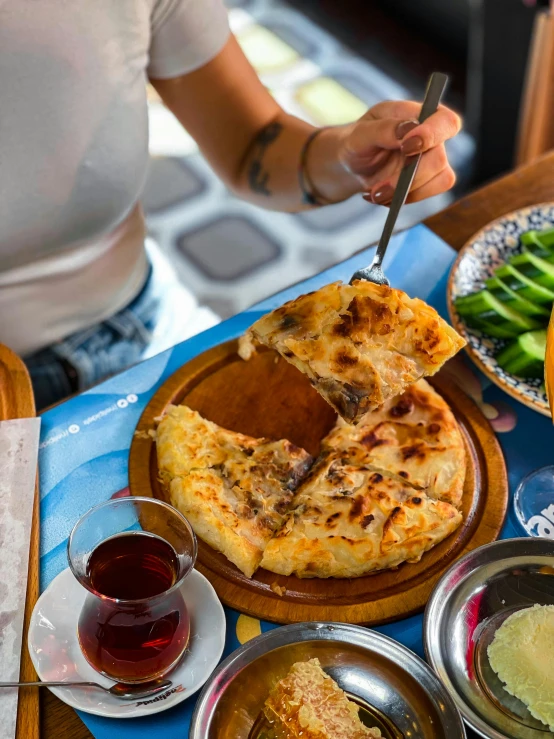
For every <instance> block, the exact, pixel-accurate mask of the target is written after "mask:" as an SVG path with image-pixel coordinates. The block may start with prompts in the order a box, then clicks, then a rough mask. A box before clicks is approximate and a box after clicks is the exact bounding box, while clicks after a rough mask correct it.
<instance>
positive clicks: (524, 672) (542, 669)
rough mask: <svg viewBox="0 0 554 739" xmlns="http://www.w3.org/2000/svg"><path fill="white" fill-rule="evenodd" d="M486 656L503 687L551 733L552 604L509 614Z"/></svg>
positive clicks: (553, 674) (553, 697) (553, 687)
mask: <svg viewBox="0 0 554 739" xmlns="http://www.w3.org/2000/svg"><path fill="white" fill-rule="evenodd" d="M488 656H489V662H490V664H491V667H492V669H493V670H494V671H495V672H496V674H497V675H498V677H499V678H500V679H501V680H502V682H503V683H505V686H504V688H505V690H507V691H508V693H510V694H511V695H514V696H515V697H516V698H519V700H521V701H523V703H525V705H526V706H527V707H528V708H529V711H530V713H531V714H532V715H533V716H534V717H535V718H536V719H538V720H539V721H542V723H543V724H546V725H547V726H548V727H549V728H550V731H552V732H554V606H540V605H534V606H533V607H532V608H524V609H523V610H521V611H517V612H516V613H513V614H512V615H511V616H510V617H509V618H507V619H506V621H504V623H503V624H502V626H501V627H500V628H499V629H498V631H497V632H496V634H495V636H494V640H493V642H492V643H491V644H490V646H489V648H488Z"/></svg>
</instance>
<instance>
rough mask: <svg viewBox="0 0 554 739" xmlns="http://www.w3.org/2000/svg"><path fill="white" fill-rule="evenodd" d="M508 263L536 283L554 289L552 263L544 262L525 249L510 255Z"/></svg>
mask: <svg viewBox="0 0 554 739" xmlns="http://www.w3.org/2000/svg"><path fill="white" fill-rule="evenodd" d="M523 248H524V249H526V248H527V247H523ZM510 264H511V265H512V266H513V267H515V268H516V269H517V270H519V271H520V272H521V273H522V274H524V275H525V276H526V277H528V278H529V279H531V280H533V281H534V282H536V283H537V284H538V285H542V286H543V287H547V288H549V289H550V290H551V289H554V265H552V264H549V263H548V262H545V261H544V259H540V258H539V257H536V256H535V255H534V254H531V252H529V251H525V252H523V254H517V255H516V256H515V257H511V258H510Z"/></svg>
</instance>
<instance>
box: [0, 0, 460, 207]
mask: <svg viewBox="0 0 554 739" xmlns="http://www.w3.org/2000/svg"><path fill="white" fill-rule="evenodd" d="M0 2H1V0H0ZM152 82H153V84H154V86H155V87H156V90H157V91H158V93H159V94H160V96H161V98H162V99H163V101H164V102H165V104H166V105H167V107H168V108H169V109H170V110H171V111H172V112H173V113H174V114H175V115H176V116H177V118H178V119H179V120H180V121H181V123H182V124H183V125H184V127H185V128H186V129H187V131H188V132H189V134H190V135H191V136H192V137H193V138H194V139H195V140H196V142H197V143H198V145H199V147H200V149H201V151H202V153H203V154H204V156H205V157H206V158H207V159H208V161H209V162H210V164H211V165H212V167H213V168H214V170H215V171H216V172H217V173H218V174H219V175H220V177H221V178H222V179H223V181H224V182H225V183H226V184H227V185H228V187H229V188H230V189H231V190H233V191H234V192H235V193H236V194H237V195H240V196H241V197H243V198H245V199H247V200H249V201H250V202H252V203H256V204H257V205H261V206H262V207H264V208H269V209H272V210H283V211H290V212H296V211H299V210H305V209H306V208H308V207H311V206H310V205H307V204H306V202H305V198H303V197H302V195H303V194H302V192H301V189H300V185H299V177H298V167H299V163H300V159H301V156H302V151H303V149H304V146H305V144H306V141H307V139H308V137H309V136H310V135H311V134H312V133H313V132H314V130H315V129H314V127H313V126H311V125H310V124H309V123H306V121H303V120H300V119H299V118H295V117H294V116H292V115H290V114H288V113H286V112H285V111H284V110H282V109H281V108H280V107H279V105H278V103H277V102H276V101H275V100H274V99H273V97H272V96H271V95H270V94H269V93H268V91H267V90H266V88H265V87H264V86H263V85H262V83H261V82H260V80H259V78H258V76H257V75H256V73H255V72H254V70H253V69H252V67H251V66H250V64H249V63H248V61H247V59H246V57H245V56H244V54H243V52H242V50H241V48H240V46H239V45H238V43H237V41H236V39H235V38H233V37H231V38H230V39H229V41H228V42H227V44H226V45H225V47H224V48H223V50H222V51H221V52H220V53H219V54H218V55H217V56H216V57H215V58H214V59H212V61H211V62H208V64H206V65H205V66H203V67H201V68H200V69H197V70H195V71H193V72H189V73H188V74H185V75H182V76H181V77H175V78H171V79H167V80H152ZM420 110H421V103H411V102H386V103H380V104H379V105H376V106H375V107H373V108H371V110H369V111H368V112H367V113H366V114H365V115H364V116H363V118H361V119H360V120H359V121H357V122H356V123H352V124H349V125H346V126H338V127H336V128H329V129H325V130H323V131H321V133H319V134H318V135H317V136H316V138H315V139H313V141H312V142H311V144H310V146H309V148H308V150H307V152H306V158H305V159H306V161H305V165H306V166H305V175H307V179H309V182H310V183H311V184H312V186H313V188H314V190H315V192H314V193H312V194H314V195H320V196H321V198H320V199H321V200H322V201H325V202H330V203H336V202H339V201H340V200H345V199H346V198H348V197H350V196H351V195H354V194H355V193H360V192H361V193H368V194H369V199H370V200H371V202H374V203H383V204H386V203H388V202H389V201H390V199H391V198H392V190H393V188H394V186H395V184H396V181H397V179H398V174H399V172H400V169H401V168H402V165H403V163H404V161H405V156H406V155H413V154H416V153H417V152H418V151H419V150H421V151H422V152H423V156H422V158H421V163H420V165H419V168H418V171H417V173H416V176H415V180H414V183H413V185H412V190H411V192H410V195H409V197H408V201H412V202H413V201H415V200H421V199H422V198H428V197H430V196H431V195H436V194H437V193H440V192H444V190H448V188H449V187H452V185H453V184H454V180H455V177H454V172H453V171H452V169H451V168H450V165H449V164H448V161H447V159H446V154H445V151H444V142H445V141H446V140H447V139H449V138H451V137H452V136H454V135H455V134H456V133H457V132H458V131H459V130H460V119H459V118H458V116H457V115H456V114H455V113H453V112H452V111H451V110H449V109H448V108H445V107H443V106H441V107H440V108H439V110H438V111H437V112H436V113H435V114H434V115H432V116H430V117H429V118H428V119H427V120H426V121H425V123H422V124H421V125H419V124H417V120H416V119H417V116H418V115H419V112H420Z"/></svg>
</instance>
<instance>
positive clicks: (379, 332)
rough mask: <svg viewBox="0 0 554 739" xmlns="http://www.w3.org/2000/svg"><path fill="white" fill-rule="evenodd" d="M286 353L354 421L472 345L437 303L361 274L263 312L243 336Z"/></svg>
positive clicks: (247, 349) (248, 343) (244, 344)
mask: <svg viewBox="0 0 554 739" xmlns="http://www.w3.org/2000/svg"><path fill="white" fill-rule="evenodd" d="M256 344H264V345H266V346H268V347H271V348H273V349H275V350H276V351H278V352H279V354H281V355H282V356H283V357H285V359H287V360H288V361H289V362H290V363H291V364H293V365H294V366H295V367H297V368H298V369H299V370H300V371H301V372H303V373H304V374H305V375H307V377H308V378H309V379H310V382H311V383H312V385H313V386H314V387H315V388H316V390H317V391H318V392H319V393H320V394H321V396H322V397H323V398H324V399H325V400H326V401H327V402H328V403H330V404H331V405H332V406H333V408H335V409H336V410H337V412H338V413H339V415H341V416H342V417H343V418H344V419H345V420H346V421H348V422H350V423H357V422H358V421H360V419H361V418H362V416H364V414H365V413H367V412H368V411H371V410H374V409H376V408H378V407H379V406H380V405H382V404H383V403H384V402H385V401H386V400H388V399H389V398H392V397H394V396H396V395H399V394H400V393H402V392H403V391H404V390H405V389H406V387H408V385H411V384H412V383H414V382H416V381H417V380H419V379H421V378H422V377H425V376H428V375H433V374H435V372H437V371H438V370H439V369H440V368H441V366H442V365H443V364H444V363H445V362H446V360H447V359H450V358H451V357H453V356H454V354H456V352H458V351H459V350H460V349H461V348H462V346H464V344H465V342H464V340H463V339H462V338H461V337H460V336H459V335H458V334H457V333H456V331H454V329H453V328H452V327H451V326H449V325H448V324H447V323H446V321H444V320H443V319H442V318H441V317H440V316H439V314H438V313H437V312H436V310H435V309H434V308H431V306H429V305H427V304H426V303H424V302H423V301H422V300H419V299H418V298H410V297H408V296H407V295H406V293H404V292H402V291H401V290H395V289H393V288H390V287H386V286H382V285H375V284H374V283H372V282H367V281H366V280H355V281H354V283H353V284H352V285H343V284H342V283H340V282H334V283H332V284H330V285H326V286H325V287H322V288H320V289H319V290H316V291H315V292H312V293H308V294H307V295H301V296H300V297H298V298H296V300H292V301H290V302H288V303H285V304H284V305H282V306H281V307H280V308H277V309H276V310H274V311H272V312H271V313H268V314H267V315H266V316H263V317H262V318H260V319H259V320H258V321H256V323H254V325H253V326H252V327H251V328H250V329H249V331H248V332H247V333H246V335H245V336H244V337H242V339H241V340H240V342H239V354H240V356H241V357H242V358H243V359H248V358H249V357H250V356H251V354H252V352H253V351H254V350H255V346H256Z"/></svg>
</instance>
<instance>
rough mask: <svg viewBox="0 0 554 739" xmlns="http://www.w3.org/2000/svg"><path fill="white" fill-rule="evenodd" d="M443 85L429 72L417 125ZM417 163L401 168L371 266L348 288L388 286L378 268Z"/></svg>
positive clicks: (443, 78)
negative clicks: (365, 284)
mask: <svg viewBox="0 0 554 739" xmlns="http://www.w3.org/2000/svg"><path fill="white" fill-rule="evenodd" d="M447 82H448V77H447V76H446V75H445V74H441V72H433V74H432V75H431V77H430V78H429V82H428V83H427V91H426V93H425V99H424V100H423V105H422V106H421V112H420V114H419V122H420V123H423V121H425V120H427V118H429V116H430V115H433V113H435V112H436V110H437V108H438V107H439V103H440V101H441V98H442V94H443V92H444V88H445V87H446V83H447ZM420 159H421V154H418V155H417V156H415V157H409V159H408V160H407V161H406V163H405V164H404V166H403V167H402V170H401V172H400V176H399V177H398V182H397V183H396V189H395V191H394V195H393V196H392V201H391V204H390V208H389V213H388V215H387V220H386V221H385V225H384V226H383V233H382V234H381V238H380V239H379V243H378V245H377V251H376V252H375V256H374V257H373V262H372V263H371V264H370V265H369V267H364V268H363V269H359V270H357V271H356V272H354V274H353V275H352V279H351V280H350V284H352V283H353V282H354V280H368V281H369V282H375V284H376V285H386V286H387V287H389V286H390V282H389V281H388V279H387V277H386V276H385V273H384V272H383V270H382V268H381V264H382V263H383V257H384V256H385V252H386V251H387V246H388V245H389V241H390V237H391V236H392V232H393V230H394V227H395V225H396V219H397V218H398V214H399V213H400V209H401V208H402V206H403V205H404V203H405V202H406V198H407V197H408V193H409V191H410V187H411V186H412V182H413V180H414V177H415V173H416V170H417V167H418V165H419V160H420Z"/></svg>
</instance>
